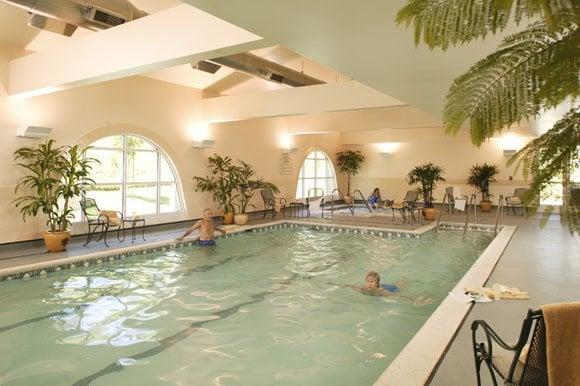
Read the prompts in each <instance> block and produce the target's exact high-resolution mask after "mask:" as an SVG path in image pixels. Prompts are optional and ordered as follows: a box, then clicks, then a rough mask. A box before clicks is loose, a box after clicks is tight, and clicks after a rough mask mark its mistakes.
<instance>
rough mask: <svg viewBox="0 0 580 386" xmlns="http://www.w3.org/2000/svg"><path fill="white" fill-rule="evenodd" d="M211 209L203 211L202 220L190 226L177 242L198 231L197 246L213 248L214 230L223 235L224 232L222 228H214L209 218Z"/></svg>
mask: <svg viewBox="0 0 580 386" xmlns="http://www.w3.org/2000/svg"><path fill="white" fill-rule="evenodd" d="M211 214H212V213H211V209H205V210H204V211H203V218H202V219H201V220H199V221H197V222H196V223H195V224H193V226H191V227H190V228H189V229H188V230H187V231H186V232H185V233H184V234H183V236H181V237H179V238H178V239H177V241H181V240H183V238H184V237H186V236H188V235H189V234H190V233H191V232H193V231H194V230H196V229H199V239H198V240H197V245H199V246H202V247H212V246H215V245H216V244H215V240H214V235H213V234H214V232H215V230H218V231H220V232H221V233H222V234H223V235H225V234H226V231H225V230H223V228H222V227H219V226H214V225H213V219H212V217H211Z"/></svg>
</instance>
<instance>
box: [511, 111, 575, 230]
mask: <svg viewBox="0 0 580 386" xmlns="http://www.w3.org/2000/svg"><path fill="white" fill-rule="evenodd" d="M579 152H580V108H576V109H572V110H570V111H569V112H568V113H567V114H566V115H565V116H564V117H563V118H562V119H561V120H559V121H558V122H557V123H556V124H555V125H554V127H552V129H550V130H549V131H547V132H546V133H545V134H543V135H541V136H540V137H538V138H536V139H534V140H533V141H531V142H530V143H528V144H527V145H526V146H525V147H524V148H522V149H521V150H520V151H518V152H517V153H516V154H515V155H514V156H513V157H512V158H511V159H510V160H509V161H508V165H512V164H515V165H516V171H517V169H518V168H522V169H523V170H522V171H523V173H524V177H525V178H526V179H527V178H528V177H530V176H531V177H532V181H531V184H530V191H529V192H528V195H527V196H526V197H524V200H525V201H526V202H527V203H528V204H530V205H534V204H535V201H537V197H539V196H540V193H541V191H542V189H544V187H545V186H546V185H547V184H549V183H550V182H551V181H553V180H554V178H555V177H557V176H562V174H570V173H571V172H572V171H573V170H577V169H579V168H580V158H579V156H580V153H579ZM564 177H565V176H564ZM563 203H564V209H567V210H565V211H564V213H565V218H566V219H567V221H568V224H569V225H570V227H571V229H572V228H576V229H577V227H578V214H579V213H578V210H579V209H580V203H578V202H572V200H571V197H570V196H569V195H568V194H566V192H565V194H564V197H563Z"/></svg>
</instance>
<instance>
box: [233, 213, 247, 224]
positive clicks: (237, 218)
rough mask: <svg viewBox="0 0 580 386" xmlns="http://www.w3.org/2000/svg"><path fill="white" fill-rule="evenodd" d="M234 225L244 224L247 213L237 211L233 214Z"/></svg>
mask: <svg viewBox="0 0 580 386" xmlns="http://www.w3.org/2000/svg"><path fill="white" fill-rule="evenodd" d="M234 221H235V223H236V225H245V224H246V223H247V222H248V215H247V214H246V213H238V214H236V215H235V216H234Z"/></svg>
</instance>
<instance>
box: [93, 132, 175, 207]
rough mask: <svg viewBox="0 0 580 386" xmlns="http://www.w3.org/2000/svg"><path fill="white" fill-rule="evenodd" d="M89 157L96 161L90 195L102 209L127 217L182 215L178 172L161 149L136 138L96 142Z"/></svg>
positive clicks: (105, 139) (136, 136)
mask: <svg viewBox="0 0 580 386" xmlns="http://www.w3.org/2000/svg"><path fill="white" fill-rule="evenodd" d="M90 146H92V148H91V149H89V150H88V152H87V157H92V158H96V159H98V160H99V161H100V165H99V164H95V165H94V166H93V170H92V172H91V178H92V179H93V180H94V181H95V183H96V184H95V186H94V187H93V188H91V189H90V190H89V191H87V194H86V195H87V197H91V198H94V199H95V200H96V201H97V205H99V207H100V208H101V209H111V210H118V211H121V212H123V213H124V214H126V215H144V214H158V213H170V212H178V211H181V199H180V196H179V189H178V183H177V178H176V177H175V172H174V170H173V167H172V165H171V162H169V160H168V158H167V157H166V156H165V154H164V153H163V151H162V150H161V149H160V148H159V146H157V145H155V144H154V143H152V142H151V141H149V140H147V139H145V138H143V137H140V136H138V135H133V134H121V135H113V136H110V137H105V138H102V139H99V140H98V141H96V142H93V143H92V144H91V145H90Z"/></svg>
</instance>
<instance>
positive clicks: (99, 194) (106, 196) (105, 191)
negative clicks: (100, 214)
mask: <svg viewBox="0 0 580 386" xmlns="http://www.w3.org/2000/svg"><path fill="white" fill-rule="evenodd" d="M122 189H123V186H122V185H121V184H108V185H107V184H99V185H95V186H93V187H92V188H90V190H87V193H86V197H89V198H94V199H95V201H96V202H97V205H98V207H99V209H100V210H118V211H119V212H122V211H123V193H122Z"/></svg>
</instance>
